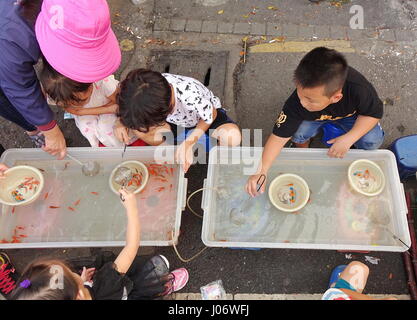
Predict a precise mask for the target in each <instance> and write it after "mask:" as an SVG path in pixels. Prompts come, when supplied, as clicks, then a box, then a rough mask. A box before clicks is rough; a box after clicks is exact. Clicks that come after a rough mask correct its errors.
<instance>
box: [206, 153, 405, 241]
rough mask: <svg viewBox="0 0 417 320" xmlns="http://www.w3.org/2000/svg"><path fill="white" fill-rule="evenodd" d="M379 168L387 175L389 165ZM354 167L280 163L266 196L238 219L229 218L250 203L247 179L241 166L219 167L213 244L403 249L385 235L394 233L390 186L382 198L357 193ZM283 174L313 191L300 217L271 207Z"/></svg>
mask: <svg viewBox="0 0 417 320" xmlns="http://www.w3.org/2000/svg"><path fill="white" fill-rule="evenodd" d="M376 162H377V163H378V164H379V165H380V166H381V168H382V169H383V171H385V170H386V164H385V163H384V161H376ZM350 163H351V161H347V160H340V161H334V160H320V161H318V160H297V161H289V160H280V161H278V162H277V163H276V164H275V165H274V166H273V167H272V168H271V169H270V171H269V173H268V180H267V182H266V189H265V193H264V194H262V195H260V196H258V197H256V198H254V199H251V200H249V202H248V204H247V205H245V207H246V210H244V211H245V212H244V214H243V215H241V216H239V217H238V219H237V218H236V217H235V215H232V216H231V215H230V212H231V210H232V208H239V207H240V206H241V204H243V202H244V201H245V200H246V199H247V198H248V195H247V194H246V193H245V191H244V185H245V184H246V181H247V178H248V176H245V175H243V172H244V171H243V166H242V165H233V164H229V165H216V166H214V167H215V170H214V172H215V175H214V177H215V181H214V183H213V185H214V186H215V188H216V191H215V192H214V193H213V194H214V199H215V201H213V202H212V203H211V206H212V207H211V209H210V213H213V216H211V217H210V224H211V225H212V228H210V230H213V232H212V233H211V241H230V242H260V243H263V242H272V243H277V242H280V243H282V242H286V243H307V244H355V245H377V246H398V245H399V244H398V242H397V240H394V239H393V237H392V235H391V234H390V233H389V232H388V231H386V229H384V228H385V227H387V228H388V229H389V230H392V231H394V233H395V229H394V224H393V221H394V219H393V208H392V204H391V201H392V199H391V196H390V194H391V193H390V186H389V184H387V186H386V187H385V189H384V191H383V192H382V194H380V195H379V196H377V197H365V196H362V195H359V194H357V193H355V192H354V191H352V190H351V189H350V187H349V184H348V180H347V171H348V167H349V165H350ZM283 173H293V174H297V175H299V176H301V177H302V178H304V180H306V182H307V184H308V185H309V188H310V191H311V196H310V201H309V202H308V203H307V205H306V206H305V207H304V208H303V209H302V210H300V211H299V212H297V213H295V214H294V213H286V212H282V211H280V210H278V209H276V208H275V207H274V206H273V205H272V203H271V202H270V201H269V197H268V188H269V185H270V183H271V181H272V180H273V179H274V178H275V177H276V176H278V175H280V174H283ZM213 224H214V225H213Z"/></svg>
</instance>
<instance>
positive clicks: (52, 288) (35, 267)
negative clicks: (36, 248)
mask: <svg viewBox="0 0 417 320" xmlns="http://www.w3.org/2000/svg"><path fill="white" fill-rule="evenodd" d="M61 270H62V271H63V274H61V275H57V272H60V271H61ZM55 275H57V279H58V280H63V283H62V285H59V284H58V283H56V282H55V279H54V278H53V277H54V276H55ZM25 280H28V281H29V282H28V283H27V285H26V286H25V287H22V286H20V284H21V283H22V281H25ZM78 290H79V287H78V283H77V281H76V280H75V278H74V276H73V275H72V271H71V269H69V267H68V266H67V265H65V263H63V262H61V261H59V260H45V259H40V260H37V261H34V262H32V263H31V264H30V265H28V266H27V267H26V269H25V270H24V271H23V273H22V275H21V277H20V279H19V281H18V283H17V287H16V288H15V289H14V290H13V292H12V293H11V296H10V299H11V300H75V299H76V298H77V294H78Z"/></svg>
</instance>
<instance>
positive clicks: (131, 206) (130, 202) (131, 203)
mask: <svg viewBox="0 0 417 320" xmlns="http://www.w3.org/2000/svg"><path fill="white" fill-rule="evenodd" d="M119 192H120V195H121V196H122V199H124V200H122V204H123V206H124V207H125V208H126V210H128V211H129V210H136V208H137V201H136V195H135V194H134V193H133V192H131V191H128V190H127V189H126V188H121V189H120V190H119Z"/></svg>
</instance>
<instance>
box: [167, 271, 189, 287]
mask: <svg viewBox="0 0 417 320" xmlns="http://www.w3.org/2000/svg"><path fill="white" fill-rule="evenodd" d="M171 274H172V275H173V276H174V281H173V284H172V288H171V289H172V292H177V291H179V290H181V289H182V288H184V287H185V285H186V284H187V282H188V278H189V276H188V271H187V269H185V268H179V269H175V270H174V271H172V272H171Z"/></svg>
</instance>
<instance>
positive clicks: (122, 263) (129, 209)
mask: <svg viewBox="0 0 417 320" xmlns="http://www.w3.org/2000/svg"><path fill="white" fill-rule="evenodd" d="M120 193H121V194H122V196H123V197H124V199H125V200H124V201H123V206H124V207H125V208H126V215H127V230H126V245H125V247H124V248H123V250H122V251H121V252H120V254H119V256H118V257H117V259H116V261H115V262H114V264H115V265H116V267H117V271H119V272H120V273H126V272H127V271H128V270H129V268H130V266H131V265H132V262H133V260H134V259H135V257H136V254H137V252H138V249H139V241H140V222H139V214H138V209H137V203H136V195H134V194H133V193H132V192H127V191H126V190H125V189H123V188H122V189H120Z"/></svg>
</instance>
